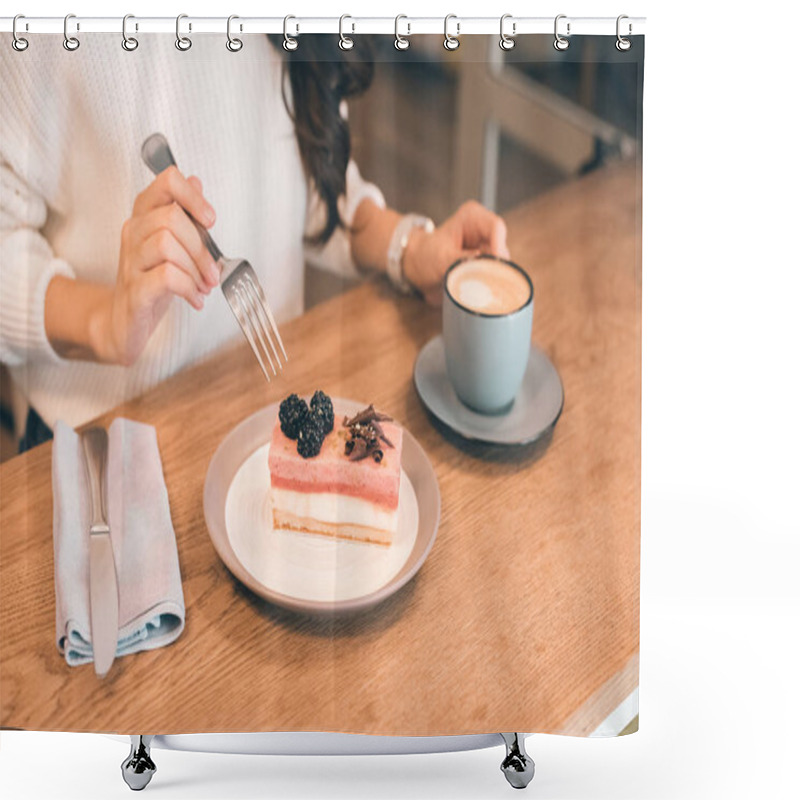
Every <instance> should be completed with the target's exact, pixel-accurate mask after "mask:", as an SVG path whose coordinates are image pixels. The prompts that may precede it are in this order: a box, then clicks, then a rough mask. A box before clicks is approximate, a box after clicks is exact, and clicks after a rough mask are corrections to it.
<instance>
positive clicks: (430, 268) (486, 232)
mask: <svg viewBox="0 0 800 800" xmlns="http://www.w3.org/2000/svg"><path fill="white" fill-rule="evenodd" d="M476 253H489V254H491V255H494V256H499V257H500V258H509V253H508V246H507V245H506V225H505V222H503V220H502V219H501V218H500V217H498V216H497V214H494V213H492V212H491V211H489V209H487V208H485V207H484V206H482V205H481V204H480V203H478V202H476V201H475V200H470V201H469V202H466V203H464V204H463V205H462V206H461V207H460V208H459V209H458V211H456V213H455V214H453V216H452V217H450V218H449V219H448V220H446V221H445V222H443V223H442V224H441V225H440V226H439V227H438V228H436V230H434V231H433V232H432V233H425V231H423V230H421V229H417V230H415V231H414V232H413V233H412V234H411V237H410V238H409V240H408V245H407V246H406V251H405V254H404V256H403V274H404V275H405V277H406V279H407V280H408V281H409V282H410V283H412V284H413V285H414V286H415V287H416V288H417V289H419V291H420V292H422V294H423V296H424V297H425V300H426V301H427V302H429V303H431V304H433V305H440V304H441V302H442V289H443V287H442V278H443V276H444V273H445V271H446V270H447V268H448V267H449V266H450V265H451V264H452V263H453V262H454V261H457V260H458V259H459V258H463V257H464V256H469V255H474V254H476Z"/></svg>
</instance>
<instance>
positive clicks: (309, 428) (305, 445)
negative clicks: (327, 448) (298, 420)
mask: <svg viewBox="0 0 800 800" xmlns="http://www.w3.org/2000/svg"><path fill="white" fill-rule="evenodd" d="M324 439H325V434H324V433H323V431H322V428H321V427H320V424H319V423H318V422H317V421H316V420H315V419H314V418H313V417H312V416H311V415H309V416H308V417H306V421H305V424H304V425H303V427H302V428H300V431H299V433H298V434H297V452H298V453H300V455H301V456H302V457H303V458H313V457H314V456H317V455H319V451H320V450H321V449H322V442H323V440H324Z"/></svg>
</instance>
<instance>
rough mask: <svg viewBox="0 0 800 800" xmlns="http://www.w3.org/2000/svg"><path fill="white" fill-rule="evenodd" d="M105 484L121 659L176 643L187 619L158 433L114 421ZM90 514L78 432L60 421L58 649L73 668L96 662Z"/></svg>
mask: <svg viewBox="0 0 800 800" xmlns="http://www.w3.org/2000/svg"><path fill="white" fill-rule="evenodd" d="M106 480H107V497H108V504H107V513H108V523H109V527H110V529H111V545H112V549H113V551H114V563H115V565H116V570H117V583H118V586H119V638H118V641H117V658H119V657H120V656H125V655H128V654H129V653H135V652H137V651H138V650H152V649H154V648H156V647H161V646H163V645H167V644H170V643H171V642H174V641H175V639H177V638H178V636H180V634H181V631H183V627H184V624H185V618H186V608H185V606H184V602H183V586H182V585H181V573H180V565H179V564H178V548H177V545H176V543H175V531H174V529H173V527H172V519H171V518H170V514H169V501H168V499H167V488H166V486H165V485H164V475H163V470H162V467H161V457H160V455H159V452H158V441H157V440H156V431H155V428H153V427H152V426H150V425H143V424H142V423H139V422H133V421H132V420H129V419H123V418H121V417H120V418H117V419H115V420H114V422H112V423H111V427H110V428H109V430H108V465H107V472H106ZM90 515H91V497H90V494H89V486H88V477H87V475H86V467H85V461H84V456H83V447H82V445H81V441H80V438H79V436H78V434H76V433H75V431H74V430H73V429H72V428H70V427H69V425H66V424H65V423H63V422H60V421H59V422H57V423H56V427H55V440H54V442H53V545H54V551H55V584H56V587H55V588H56V645H57V646H58V650H59V652H60V653H63V654H64V656H65V657H66V661H67V664H69V665H70V666H78V665H79V664H86V663H88V662H90V661H91V660H92V658H93V652H92V626H91V611H90V604H89V524H90Z"/></svg>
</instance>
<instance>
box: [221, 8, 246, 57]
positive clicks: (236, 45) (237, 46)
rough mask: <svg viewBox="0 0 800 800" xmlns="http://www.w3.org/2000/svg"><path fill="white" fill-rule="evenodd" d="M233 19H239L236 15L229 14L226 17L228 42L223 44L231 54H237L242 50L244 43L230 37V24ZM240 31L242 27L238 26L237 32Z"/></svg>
mask: <svg viewBox="0 0 800 800" xmlns="http://www.w3.org/2000/svg"><path fill="white" fill-rule="evenodd" d="M235 19H239V17H237V16H236V14H231V15H230V16H229V17H228V31H227V32H228V41H227V42H225V47H227V48H228V50H229V51H230V52H231V53H238V52H239V51H240V50H241V49H242V47H244V43H243V42H242V40H241V39H239V38H237V37H235V36H231V22H233V20H235ZM241 29H242V26H241V25H240V26H239V30H240V31H241Z"/></svg>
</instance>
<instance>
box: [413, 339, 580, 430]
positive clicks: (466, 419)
mask: <svg viewBox="0 0 800 800" xmlns="http://www.w3.org/2000/svg"><path fill="white" fill-rule="evenodd" d="M414 384H415V386H416V387H417V392H418V393H419V396H420V398H421V400H422V402H423V404H424V405H425V406H426V408H427V409H428V411H430V412H431V414H433V415H434V416H435V417H436V418H437V419H438V420H439V421H440V422H443V423H444V424H445V425H446V426H447V427H448V428H451V429H452V430H454V431H455V432H456V433H458V434H460V435H461V436H463V437H464V438H465V439H474V440H476V441H479V442H486V443H489V444H531V443H532V442H535V441H536V440H537V439H539V438H541V437H542V436H544V435H545V434H546V433H548V432H549V431H550V430H551V428H552V427H553V426H554V425H555V424H556V422H557V421H558V418H559V416H560V415H561V409H562V408H563V407H564V387H563V386H562V385H561V378H560V377H559V374H558V370H556V368H555V367H554V366H553V362H552V361H550V359H549V358H548V357H547V356H546V355H545V354H544V353H543V352H542V351H541V350H540V349H539V348H538V347H536V345H531V355H530V358H529V359H528V368H527V370H526V371H525V377H524V378H523V379H522V386H521V387H520V390H519V393H518V394H517V397H516V399H515V400H514V405H512V406H511V409H510V410H509V411H508V412H507V413H505V414H500V415H497V416H489V415H486V414H479V413H478V412H477V411H473V410H472V409H470V408H468V407H467V406H465V405H464V404H463V403H462V402H461V401H460V400H459V399H458V397H457V396H456V393H455V390H454V389H453V387H452V385H451V384H450V380H449V379H448V377H447V368H446V366H445V361H444V341H443V339H442V337H441V336H436V337H434V338H433V339H431V340H430V341H429V342H428V343H427V344H426V345H425V347H423V348H422V350H420V353H419V355H418V356H417V361H416V364H414Z"/></svg>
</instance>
